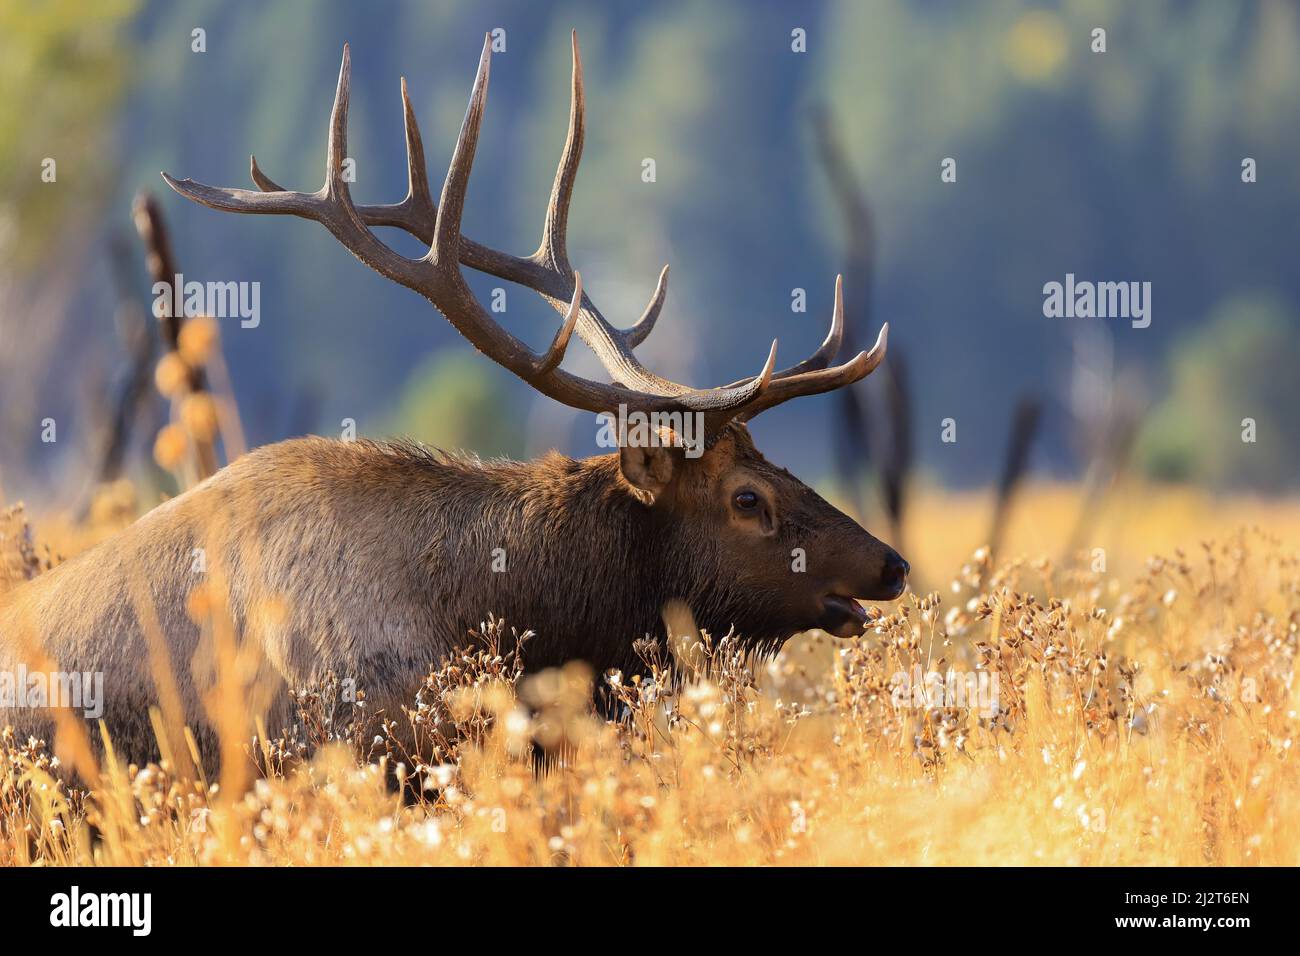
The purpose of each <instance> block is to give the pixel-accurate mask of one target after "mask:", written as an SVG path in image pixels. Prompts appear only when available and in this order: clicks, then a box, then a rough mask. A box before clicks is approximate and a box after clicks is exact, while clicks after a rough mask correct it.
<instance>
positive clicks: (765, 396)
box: [735, 322, 889, 422]
mask: <svg viewBox="0 0 1300 956" xmlns="http://www.w3.org/2000/svg"><path fill="white" fill-rule="evenodd" d="M888 342H889V323H888V322H886V323H885V324H884V325H882V326H881V327H880V335H879V336H877V337H876V344H875V345H873V346H872V347H871V351H870V352H859V353H858V354H857V355H855V356H854V357H853V358H851V359H850V360H849V361H847V362H845V363H844V364H843V365H836V366H834V367H832V368H822V369H815V370H813V371H808V372H800V373H798V374H795V375H789V376H787V377H785V378H776V377H773V379H772V383H771V385H770V386H769V387H768V388H767V389H765V390H764V391H763V392H762V393H761V394H760V395H758V396H757V397H756V398H755V399H754V400H753V401H752V402H750V403H749V404H748V405H746V406H745V407H744V408H743V409H741V410H740V411H739V412H738V413H737V414H736V416H735V417H736V418H737V420H739V421H742V422H747V421H749V420H750V419H752V418H753V417H754V416H755V415H757V414H758V413H759V412H763V411H766V410H767V409H769V408H773V407H775V406H777V405H780V404H781V403H782V402H788V401H789V400H790V399H792V398H799V397H800V396H802V395H820V394H821V393H823V392H831V391H834V390H835V389H837V388H843V387H844V386H845V385H852V384H853V383H854V382H857V381H860V380H861V379H864V378H866V377H867V376H868V375H870V374H871V373H872V372H874V371H875V370H876V368H877V366H879V365H880V363H881V362H883V361H884V359H885V350H886V347H887V345H888ZM819 351H820V350H819Z"/></svg>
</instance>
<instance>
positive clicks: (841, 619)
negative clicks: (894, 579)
mask: <svg viewBox="0 0 1300 956" xmlns="http://www.w3.org/2000/svg"><path fill="white" fill-rule="evenodd" d="M866 624H867V609H866V608H864V607H863V606H862V605H861V604H859V603H858V602H857V601H855V600H854V599H853V598H851V597H847V596H846V595H843V594H828V595H826V596H825V597H824V598H822V619H821V622H820V623H819V625H818V626H819V627H821V629H822V630H823V631H825V632H826V633H828V634H834V635H835V636H836V637H854V636H856V635H858V634H861V633H862V629H863V628H864V627H866Z"/></svg>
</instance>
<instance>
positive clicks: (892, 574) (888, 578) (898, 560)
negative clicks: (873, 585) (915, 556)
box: [881, 551, 912, 590]
mask: <svg viewBox="0 0 1300 956" xmlns="http://www.w3.org/2000/svg"><path fill="white" fill-rule="evenodd" d="M911 570H912V566H911V565H910V564H908V563H907V562H906V561H904V560H903V556H902V555H901V554H899V553H898V552H897V551H890V552H889V555H888V557H886V558H885V568H884V571H883V572H882V574H881V577H883V578H884V579H885V584H886V585H888V586H889V587H892V588H898V589H900V590H901V589H902V587H903V585H904V584H906V583H907V575H908V572H910V571H911Z"/></svg>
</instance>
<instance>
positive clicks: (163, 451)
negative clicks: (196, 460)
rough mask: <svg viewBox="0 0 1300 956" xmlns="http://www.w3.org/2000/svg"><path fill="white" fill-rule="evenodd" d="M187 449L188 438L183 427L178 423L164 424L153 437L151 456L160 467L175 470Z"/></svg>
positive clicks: (183, 458)
mask: <svg viewBox="0 0 1300 956" xmlns="http://www.w3.org/2000/svg"><path fill="white" fill-rule="evenodd" d="M188 450H189V439H188V438H186V437H185V429H183V428H181V427H180V426H179V425H164V426H163V427H162V428H161V429H160V430H159V431H158V437H157V438H156V439H154V443H153V458H154V461H156V462H158V466H159V467H160V468H165V469H167V470H168V471H175V470H176V469H177V468H179V467H180V466H181V462H183V461H184V460H185V453H186V451H188Z"/></svg>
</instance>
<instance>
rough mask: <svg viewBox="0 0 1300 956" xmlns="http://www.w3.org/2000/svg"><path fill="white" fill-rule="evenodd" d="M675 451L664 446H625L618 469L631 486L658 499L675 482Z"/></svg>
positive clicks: (619, 453) (620, 455)
mask: <svg viewBox="0 0 1300 956" xmlns="http://www.w3.org/2000/svg"><path fill="white" fill-rule="evenodd" d="M674 450H675V449H673V448H670V447H665V446H663V445H624V446H622V447H621V448H620V449H619V452H618V467H619V470H620V471H621V472H622V473H623V478H624V480H625V481H626V482H627V483H628V484H629V485H631V486H632V487H633V488H635V489H637V490H638V491H643V492H645V493H647V494H649V495H652V496H654V497H656V498H657V497H658V496H659V495H661V494H663V492H664V489H665V488H667V487H668V484H669V482H671V481H672V480H673V452H674Z"/></svg>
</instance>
